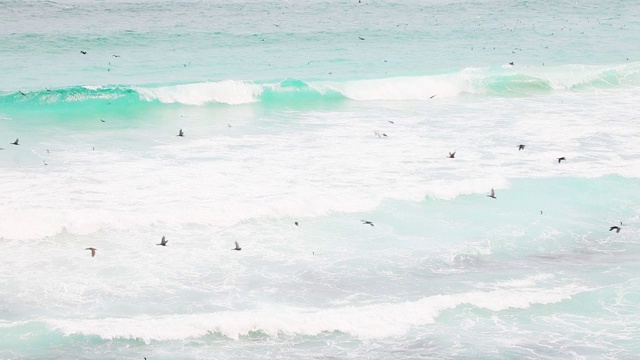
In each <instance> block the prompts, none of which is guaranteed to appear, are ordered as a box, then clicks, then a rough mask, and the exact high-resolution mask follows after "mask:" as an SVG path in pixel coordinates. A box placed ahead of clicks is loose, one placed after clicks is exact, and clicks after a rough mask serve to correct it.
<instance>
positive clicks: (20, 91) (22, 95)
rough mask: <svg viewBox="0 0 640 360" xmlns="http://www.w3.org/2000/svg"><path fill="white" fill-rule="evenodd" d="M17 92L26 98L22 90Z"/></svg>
mask: <svg viewBox="0 0 640 360" xmlns="http://www.w3.org/2000/svg"><path fill="white" fill-rule="evenodd" d="M18 92H19V93H20V95H22V96H27V94H25V93H23V92H22V90H18Z"/></svg>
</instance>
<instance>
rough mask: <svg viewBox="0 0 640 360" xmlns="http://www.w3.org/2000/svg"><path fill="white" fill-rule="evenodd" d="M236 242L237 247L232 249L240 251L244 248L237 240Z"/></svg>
mask: <svg viewBox="0 0 640 360" xmlns="http://www.w3.org/2000/svg"><path fill="white" fill-rule="evenodd" d="M235 243H236V247H235V248H233V249H231V250H238V251H240V250H242V248H241V247H240V245H238V242H237V241H235Z"/></svg>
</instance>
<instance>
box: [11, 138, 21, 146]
mask: <svg viewBox="0 0 640 360" xmlns="http://www.w3.org/2000/svg"><path fill="white" fill-rule="evenodd" d="M18 140H20V139H16V141H14V142H12V143H10V144H11V145H20V144H18Z"/></svg>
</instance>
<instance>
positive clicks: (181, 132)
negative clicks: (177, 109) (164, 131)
mask: <svg viewBox="0 0 640 360" xmlns="http://www.w3.org/2000/svg"><path fill="white" fill-rule="evenodd" d="M176 136H180V137H183V136H184V132H183V131H182V129H180V131H178V135H176Z"/></svg>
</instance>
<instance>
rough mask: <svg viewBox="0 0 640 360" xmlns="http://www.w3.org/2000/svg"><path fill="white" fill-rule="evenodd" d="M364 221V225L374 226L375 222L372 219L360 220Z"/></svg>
mask: <svg viewBox="0 0 640 360" xmlns="http://www.w3.org/2000/svg"><path fill="white" fill-rule="evenodd" d="M360 221H362V225H371V226H373V223H372V222H371V221H367V220H360Z"/></svg>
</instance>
